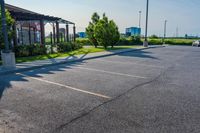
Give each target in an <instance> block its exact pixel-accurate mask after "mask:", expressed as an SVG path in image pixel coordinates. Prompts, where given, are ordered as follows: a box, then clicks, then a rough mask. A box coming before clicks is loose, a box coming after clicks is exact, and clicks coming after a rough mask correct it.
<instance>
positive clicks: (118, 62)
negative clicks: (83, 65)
mask: <svg viewBox="0 0 200 133" xmlns="http://www.w3.org/2000/svg"><path fill="white" fill-rule="evenodd" d="M93 61H96V62H98V61H102V62H108V63H117V64H133V65H137V66H147V67H154V68H164V67H161V66H155V65H146V64H138V63H134V62H120V61H108V60H103V59H98V60H93Z"/></svg>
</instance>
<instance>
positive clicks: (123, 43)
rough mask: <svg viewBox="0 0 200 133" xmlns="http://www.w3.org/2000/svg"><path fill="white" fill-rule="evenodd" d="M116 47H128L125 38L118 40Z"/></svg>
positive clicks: (128, 42) (127, 41) (128, 43)
mask: <svg viewBox="0 0 200 133" xmlns="http://www.w3.org/2000/svg"><path fill="white" fill-rule="evenodd" d="M117 45H121V46H124V45H130V41H129V40H127V39H126V38H120V40H119V42H118V43H117Z"/></svg>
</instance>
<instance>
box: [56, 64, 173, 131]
mask: <svg viewBox="0 0 200 133" xmlns="http://www.w3.org/2000/svg"><path fill="white" fill-rule="evenodd" d="M173 67H174V65H172V66H171V67H168V68H167V69H165V70H164V71H161V73H160V74H159V75H158V76H157V77H155V78H154V79H152V80H150V81H147V82H144V83H141V84H138V85H136V86H134V87H133V88H131V89H129V90H127V91H125V92H124V93H122V94H120V95H118V96H116V97H114V98H112V99H110V100H108V101H105V102H103V103H101V104H99V105H98V106H96V107H94V108H92V109H90V110H88V111H87V112H84V113H81V114H80V115H78V116H77V117H75V118H73V119H71V120H70V121H68V122H66V123H64V124H62V125H60V126H59V127H57V128H56V129H55V131H54V132H59V131H61V130H62V129H63V128H65V127H67V126H68V125H70V124H71V123H73V122H75V121H77V120H78V119H80V118H83V117H85V116H88V115H89V114H90V113H91V112H93V111H95V110H97V109H98V108H100V107H102V106H104V105H105V104H108V103H111V102H113V101H115V100H117V99H119V98H121V97H122V96H124V95H126V94H128V93H129V92H131V91H133V90H135V89H137V88H139V87H142V86H144V85H147V84H150V83H153V82H154V81H156V80H157V79H159V78H160V77H161V76H162V75H165V73H166V72H167V71H168V70H169V69H170V68H173Z"/></svg>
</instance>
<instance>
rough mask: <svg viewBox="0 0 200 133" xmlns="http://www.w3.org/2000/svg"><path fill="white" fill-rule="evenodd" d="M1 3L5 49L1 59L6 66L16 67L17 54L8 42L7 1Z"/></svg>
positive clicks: (0, 1) (2, 0) (1, 0)
mask: <svg viewBox="0 0 200 133" xmlns="http://www.w3.org/2000/svg"><path fill="white" fill-rule="evenodd" d="M0 4H1V19H2V20H1V21H2V33H3V38H4V45H5V50H3V51H1V59H2V64H3V67H4V68H14V67H16V64H15V54H14V53H13V52H11V51H10V48H9V42H8V31H7V24H6V12H5V1H4V0H0Z"/></svg>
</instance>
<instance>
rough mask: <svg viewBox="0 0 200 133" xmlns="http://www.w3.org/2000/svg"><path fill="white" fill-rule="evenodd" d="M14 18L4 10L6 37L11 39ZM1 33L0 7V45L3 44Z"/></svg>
mask: <svg viewBox="0 0 200 133" xmlns="http://www.w3.org/2000/svg"><path fill="white" fill-rule="evenodd" d="M14 22H15V20H14V19H13V18H12V17H11V15H10V13H9V12H8V11H7V10H6V23H7V30H8V39H9V41H11V39H12V37H13V35H14V31H13V30H12V28H11V27H12V25H13V24H14ZM3 42H4V41H3V33H2V21H1V9H0V45H3Z"/></svg>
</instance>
